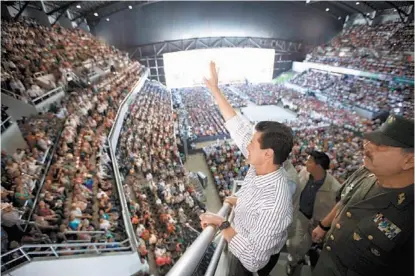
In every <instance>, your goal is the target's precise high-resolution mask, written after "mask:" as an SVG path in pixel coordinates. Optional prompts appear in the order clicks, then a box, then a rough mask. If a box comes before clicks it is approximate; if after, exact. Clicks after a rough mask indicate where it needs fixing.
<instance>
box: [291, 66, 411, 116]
mask: <svg viewBox="0 0 415 276" xmlns="http://www.w3.org/2000/svg"><path fill="white" fill-rule="evenodd" d="M290 82H291V83H293V84H296V85H299V86H301V87H303V88H307V89H310V90H313V91H319V92H321V93H322V94H324V95H326V96H328V98H329V101H330V102H337V103H339V104H342V105H346V106H349V107H350V108H353V107H359V108H362V109H365V110H369V111H371V112H373V113H378V112H381V111H388V112H391V113H392V112H393V113H396V114H399V115H403V116H406V117H412V116H413V112H414V97H413V86H411V85H409V84H406V83H399V82H396V81H392V80H390V81H386V80H379V79H370V78H365V77H357V76H351V75H339V74H335V75H334V74H329V73H322V72H320V71H314V70H308V71H305V72H303V73H301V74H299V75H297V76H296V77H295V78H293V79H292V80H290Z"/></svg>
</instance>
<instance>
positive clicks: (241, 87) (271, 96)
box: [233, 83, 279, 105]
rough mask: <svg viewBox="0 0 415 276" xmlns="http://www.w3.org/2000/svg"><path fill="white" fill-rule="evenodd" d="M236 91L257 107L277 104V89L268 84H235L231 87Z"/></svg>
mask: <svg viewBox="0 0 415 276" xmlns="http://www.w3.org/2000/svg"><path fill="white" fill-rule="evenodd" d="M233 88H234V89H235V90H236V91H239V93H240V94H241V95H245V96H247V97H248V99H249V100H250V101H251V102H253V103H255V104H257V105H267V104H277V103H278V92H279V88H278V87H277V86H275V85H273V84H270V83H261V84H251V83H244V84H237V85H233Z"/></svg>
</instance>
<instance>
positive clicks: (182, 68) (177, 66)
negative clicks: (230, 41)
mask: <svg viewBox="0 0 415 276" xmlns="http://www.w3.org/2000/svg"><path fill="white" fill-rule="evenodd" d="M274 57H275V50H274V49H258V48H222V49H199V50H191V51H181V52H175V53H167V54H164V55H163V59H164V73H165V76H166V86H167V87H168V88H179V87H192V86H199V85H202V84H203V77H204V76H206V77H208V76H209V62H210V61H211V60H213V61H215V62H216V65H217V67H218V68H219V81H220V83H221V84H226V83H238V82H244V81H246V80H247V81H249V82H251V83H261V82H270V81H271V80H272V73H273V70H274Z"/></svg>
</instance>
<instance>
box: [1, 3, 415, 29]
mask: <svg viewBox="0 0 415 276" xmlns="http://www.w3.org/2000/svg"><path fill="white" fill-rule="evenodd" d="M156 2H160V1H43V3H44V4H45V6H46V9H47V13H48V15H53V14H56V13H57V14H61V13H62V15H63V16H65V15H64V12H65V11H66V10H70V11H71V13H72V14H73V15H74V17H73V18H72V19H71V20H73V21H75V20H78V19H82V18H86V19H87V20H88V22H90V23H92V24H95V23H97V22H99V21H100V20H101V19H106V18H108V17H109V16H110V15H113V14H115V13H118V12H120V11H122V10H126V9H137V8H140V7H142V6H145V5H149V4H153V3H156ZM7 3H9V4H18V5H20V7H22V6H23V5H25V4H26V3H27V4H29V5H31V6H36V7H37V8H40V9H42V3H41V1H7ZM296 3H297V4H298V5H308V6H309V7H310V8H311V9H318V10H320V11H325V12H327V13H328V14H329V15H331V16H333V17H336V18H339V17H340V18H345V17H346V16H347V15H350V14H354V13H360V14H362V15H364V16H365V17H368V18H369V17H370V16H371V15H370V13H372V12H373V11H381V10H387V9H395V10H396V11H397V12H399V13H400V14H401V13H402V15H406V13H407V11H406V10H405V9H403V8H402V7H405V6H410V5H413V2H412V1H318V0H314V1H313V0H307V1H296Z"/></svg>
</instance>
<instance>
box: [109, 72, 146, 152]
mask: <svg viewBox="0 0 415 276" xmlns="http://www.w3.org/2000/svg"><path fill="white" fill-rule="evenodd" d="M141 68H143V69H145V68H144V67H141ZM127 70H129V69H127ZM145 70H147V69H145ZM142 75H144V72H143V74H142ZM141 80H142V77H140V79H139V80H138V81H137V82H136V83H135V85H134V86H133V88H132V89H131V90H130V92H128V94H127V96H125V98H124V99H123V100H122V102H121V104H120V105H119V108H118V110H117V114H116V115H115V119H114V124H113V125H112V127H111V130H110V132H109V134H108V137H111V136H112V134H113V132H114V129H115V125H116V123H117V120H118V117H119V116H120V112H121V109H122V107H123V106H124V104H125V103H126V102H127V100H128V99H129V98H130V96H131V94H132V93H133V92H134V90H135V88H136V87H137V86H138V85H139V84H140V82H141ZM110 145H111V144H110Z"/></svg>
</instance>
